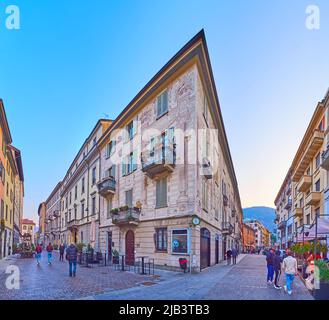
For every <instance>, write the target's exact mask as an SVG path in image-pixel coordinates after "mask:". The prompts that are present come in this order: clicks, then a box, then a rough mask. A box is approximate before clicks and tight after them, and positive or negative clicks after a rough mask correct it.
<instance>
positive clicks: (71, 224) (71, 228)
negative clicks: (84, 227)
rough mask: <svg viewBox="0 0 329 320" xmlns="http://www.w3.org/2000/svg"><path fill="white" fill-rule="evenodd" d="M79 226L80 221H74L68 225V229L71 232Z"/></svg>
mask: <svg viewBox="0 0 329 320" xmlns="http://www.w3.org/2000/svg"><path fill="white" fill-rule="evenodd" d="M78 226H79V221H78V220H77V219H73V220H71V221H69V222H68V223H67V228H68V229H70V230H73V229H77V228H78Z"/></svg>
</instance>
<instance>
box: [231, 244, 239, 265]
mask: <svg viewBox="0 0 329 320" xmlns="http://www.w3.org/2000/svg"><path fill="white" fill-rule="evenodd" d="M237 256H238V250H237V249H235V248H233V249H232V258H233V264H236V258H237Z"/></svg>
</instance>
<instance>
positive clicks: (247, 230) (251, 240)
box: [242, 223, 256, 253]
mask: <svg viewBox="0 0 329 320" xmlns="http://www.w3.org/2000/svg"><path fill="white" fill-rule="evenodd" d="M242 239H243V241H242V243H243V252H247V253H250V252H252V251H253V250H255V249H256V232H255V230H254V228H253V227H251V226H250V225H248V224H246V223H243V226H242Z"/></svg>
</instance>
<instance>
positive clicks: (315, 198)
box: [305, 191, 321, 206]
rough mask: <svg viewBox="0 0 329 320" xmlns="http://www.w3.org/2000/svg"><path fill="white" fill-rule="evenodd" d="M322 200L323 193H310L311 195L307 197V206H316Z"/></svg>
mask: <svg viewBox="0 0 329 320" xmlns="http://www.w3.org/2000/svg"><path fill="white" fill-rule="evenodd" d="M320 200H321V192H317V191H312V192H310V193H309V195H308V196H307V197H306V201H305V205H307V206H309V205H311V206H314V205H316V204H318V203H319V202H320Z"/></svg>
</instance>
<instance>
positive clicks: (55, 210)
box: [44, 182, 62, 245]
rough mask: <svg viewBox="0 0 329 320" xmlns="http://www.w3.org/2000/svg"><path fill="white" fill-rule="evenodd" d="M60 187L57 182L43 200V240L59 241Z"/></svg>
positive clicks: (56, 242)
mask: <svg viewBox="0 0 329 320" xmlns="http://www.w3.org/2000/svg"><path fill="white" fill-rule="evenodd" d="M61 187H62V183H61V182H59V183H58V184H57V185H56V187H55V188H54V190H53V191H52V192H51V194H50V196H49V197H48V199H47V200H46V202H45V209H46V213H45V229H44V242H45V243H46V244H47V243H52V244H57V245H59V244H60V242H61V194H60V193H61Z"/></svg>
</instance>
